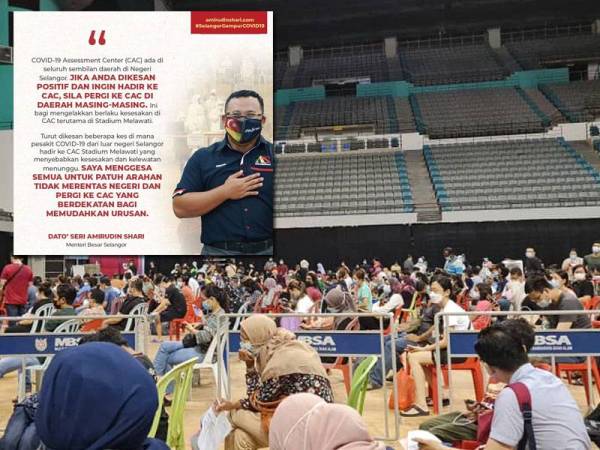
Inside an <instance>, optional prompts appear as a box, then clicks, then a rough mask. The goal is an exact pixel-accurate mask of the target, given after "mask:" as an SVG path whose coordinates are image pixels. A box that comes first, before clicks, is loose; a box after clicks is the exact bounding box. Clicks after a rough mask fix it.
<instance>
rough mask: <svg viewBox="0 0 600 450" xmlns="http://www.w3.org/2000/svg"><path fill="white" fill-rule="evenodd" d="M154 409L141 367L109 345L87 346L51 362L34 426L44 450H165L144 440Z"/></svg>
mask: <svg viewBox="0 0 600 450" xmlns="http://www.w3.org/2000/svg"><path fill="white" fill-rule="evenodd" d="M157 407H158V394H157V391H156V385H155V384H154V380H153V379H152V377H151V376H150V374H149V373H148V372H147V371H146V369H145V368H144V366H142V365H141V364H140V363H139V362H138V361H136V360H135V359H134V358H132V357H131V355H130V354H128V353H127V352H125V351H123V350H122V349H120V348H119V347H118V346H116V345H114V344H109V343H105V342H91V343H89V344H86V345H83V346H80V347H73V348H69V349H66V350H63V351H61V352H59V353H57V354H56V356H55V357H54V358H53V359H52V363H51V364H50V366H49V367H48V370H47V371H46V374H45V375H44V383H43V385H42V389H41V391H40V394H39V407H38V409H37V412H36V414H35V425H36V428H37V433H38V435H39V437H40V440H41V442H42V443H43V446H42V447H41V448H42V449H47V450H51V449H54V450H58V449H66V448H68V449H71V450H105V449H113V450H142V449H146V450H167V449H168V447H167V446H166V444H165V443H164V442H162V441H159V440H156V439H147V436H148V431H150V427H151V426H152V421H153V419H154V415H155V413H156V409H157ZM92 410H93V413H92V415H91V416H90V412H91V411H92ZM86 417H87V418H89V420H85V418H86ZM91 417H93V418H91ZM82 419H84V421H83V422H82Z"/></svg>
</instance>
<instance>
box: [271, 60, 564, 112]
mask: <svg viewBox="0 0 600 450" xmlns="http://www.w3.org/2000/svg"><path fill="white" fill-rule="evenodd" d="M568 82H569V70H568V69H567V68H566V67H563V68H559V69H541V70H526V71H522V72H515V73H513V74H512V75H511V76H509V77H507V78H505V79H504V80H495V81H483V82H478V83H456V84H438V85H433V86H415V85H413V84H412V83H409V82H408V81H386V82H382V83H368V84H358V85H357V86H356V96H357V97H374V96H380V95H391V96H393V97H408V96H409V95H411V94H422V93H425V92H447V91H461V90H465V89H497V88H502V87H517V86H518V87H521V88H531V87H537V86H538V85H539V84H547V83H568ZM319 88H320V90H318V89H319ZM323 98H325V88H324V87H323V86H318V87H312V88H302V89H280V90H278V91H277V92H276V93H275V104H276V105H277V106H281V105H288V104H290V103H292V102H299V101H308V100H322V99H323Z"/></svg>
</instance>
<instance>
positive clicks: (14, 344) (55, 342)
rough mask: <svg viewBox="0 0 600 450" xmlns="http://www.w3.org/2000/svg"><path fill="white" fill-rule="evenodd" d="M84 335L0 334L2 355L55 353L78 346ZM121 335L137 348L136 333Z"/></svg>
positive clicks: (0, 353)
mask: <svg viewBox="0 0 600 450" xmlns="http://www.w3.org/2000/svg"><path fill="white" fill-rule="evenodd" d="M82 336H83V334H81V333H74V334H68V333H60V334H54V333H35V334H33V333H32V334H11V333H6V334H2V335H0V355H3V356H10V355H15V356H16V355H19V356H20V355H30V356H46V355H54V354H55V353H57V352H59V351H61V350H64V349H66V348H69V347H75V346H77V345H78V343H79V339H80V338H81V337H82ZM121 336H123V338H124V339H125V340H126V341H127V342H128V343H129V345H130V347H132V348H135V333H133V332H132V333H121Z"/></svg>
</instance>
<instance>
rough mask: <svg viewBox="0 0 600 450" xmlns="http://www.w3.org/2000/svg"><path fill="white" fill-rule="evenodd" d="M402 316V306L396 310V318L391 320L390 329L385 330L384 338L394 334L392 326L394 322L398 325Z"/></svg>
mask: <svg viewBox="0 0 600 450" xmlns="http://www.w3.org/2000/svg"><path fill="white" fill-rule="evenodd" d="M400 314H402V305H400V306H397V307H396V308H395V309H394V317H393V318H392V320H390V323H389V325H388V327H387V328H386V329H385V330H383V335H384V336H387V335H388V334H390V333H391V332H392V324H393V323H394V322H396V323H398V318H399V317H400Z"/></svg>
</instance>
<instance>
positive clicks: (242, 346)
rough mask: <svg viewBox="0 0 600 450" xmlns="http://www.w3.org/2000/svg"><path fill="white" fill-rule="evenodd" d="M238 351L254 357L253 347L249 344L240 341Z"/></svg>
mask: <svg viewBox="0 0 600 450" xmlns="http://www.w3.org/2000/svg"><path fill="white" fill-rule="evenodd" d="M240 350H245V351H247V352H248V353H250V354H251V355H254V346H253V345H252V344H251V343H250V342H246V341H241V342H240Z"/></svg>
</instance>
